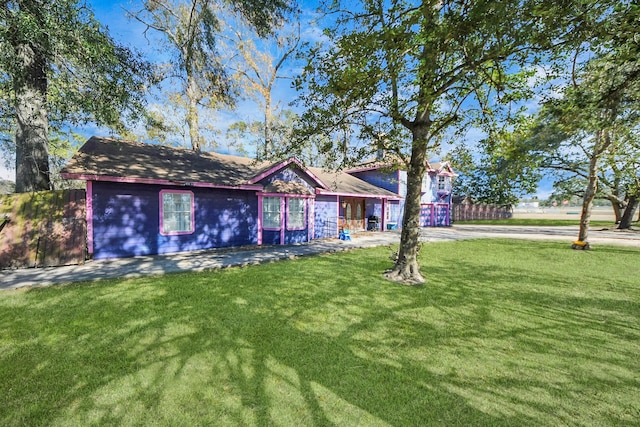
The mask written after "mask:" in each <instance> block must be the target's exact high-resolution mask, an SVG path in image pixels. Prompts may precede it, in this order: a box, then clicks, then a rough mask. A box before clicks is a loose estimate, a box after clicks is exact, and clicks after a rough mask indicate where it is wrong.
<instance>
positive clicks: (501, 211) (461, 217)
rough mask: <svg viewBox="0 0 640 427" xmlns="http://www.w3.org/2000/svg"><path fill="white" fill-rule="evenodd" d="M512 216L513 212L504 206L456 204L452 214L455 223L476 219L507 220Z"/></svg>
mask: <svg viewBox="0 0 640 427" xmlns="http://www.w3.org/2000/svg"><path fill="white" fill-rule="evenodd" d="M511 216H512V213H511V210H509V209H506V208H504V207H502V206H495V205H482V204H477V205H476V204H454V205H453V212H452V218H453V221H454V222H455V221H471V220H474V219H507V218H511Z"/></svg>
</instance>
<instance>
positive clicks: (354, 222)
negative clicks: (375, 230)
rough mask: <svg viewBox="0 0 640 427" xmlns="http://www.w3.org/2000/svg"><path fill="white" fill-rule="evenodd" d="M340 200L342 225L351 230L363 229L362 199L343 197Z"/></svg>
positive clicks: (364, 227) (364, 225)
mask: <svg viewBox="0 0 640 427" xmlns="http://www.w3.org/2000/svg"><path fill="white" fill-rule="evenodd" d="M342 202H343V206H344V211H343V217H344V227H345V228H348V229H349V230H351V231H361V230H365V229H366V224H365V217H364V199H357V198H355V197H345V198H343V199H342Z"/></svg>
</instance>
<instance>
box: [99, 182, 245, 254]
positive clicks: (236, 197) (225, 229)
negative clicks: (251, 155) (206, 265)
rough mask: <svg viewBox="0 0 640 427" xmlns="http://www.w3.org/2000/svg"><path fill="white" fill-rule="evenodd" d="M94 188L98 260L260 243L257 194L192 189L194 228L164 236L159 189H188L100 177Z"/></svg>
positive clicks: (190, 189)
mask: <svg viewBox="0 0 640 427" xmlns="http://www.w3.org/2000/svg"><path fill="white" fill-rule="evenodd" d="M91 187H92V201H93V218H92V223H93V256H94V258H95V259H104V258H122V257H129V256H138V255H155V254H163V253H172V252H182V251H191V250H199V249H210V248H224V247H230V246H241V245H250V244H256V243H257V233H258V229H257V212H258V208H257V199H256V197H255V192H251V191H237V190H235V191H234V190H215V189H202V188H189V191H191V192H193V195H194V218H193V221H194V224H193V226H194V231H193V232H192V233H186V234H179V235H163V234H161V232H160V216H159V212H160V206H159V205H160V198H159V194H160V191H161V190H185V187H166V186H154V185H144V184H123V183H111V182H99V181H96V182H93V185H92V186H91Z"/></svg>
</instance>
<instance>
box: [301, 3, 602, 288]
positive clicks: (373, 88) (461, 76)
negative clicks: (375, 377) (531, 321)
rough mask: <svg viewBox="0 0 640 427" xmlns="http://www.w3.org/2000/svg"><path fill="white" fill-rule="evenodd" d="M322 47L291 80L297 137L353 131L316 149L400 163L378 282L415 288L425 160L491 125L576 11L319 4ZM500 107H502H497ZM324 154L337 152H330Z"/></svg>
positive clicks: (572, 6) (573, 6)
mask: <svg viewBox="0 0 640 427" xmlns="http://www.w3.org/2000/svg"><path fill="white" fill-rule="evenodd" d="M327 3H328V4H326V5H325V10H327V11H328V12H327V13H328V19H333V20H334V22H335V25H333V26H332V27H331V28H329V29H327V30H326V32H325V34H326V36H327V37H326V39H325V40H324V45H320V46H314V47H312V48H311V49H309V51H308V52H307V55H308V57H309V61H308V66H307V67H306V68H305V71H304V75H303V76H302V78H301V80H300V81H299V87H300V88H307V89H309V92H308V95H303V96H302V101H303V102H304V104H305V105H306V106H307V111H306V113H305V114H304V115H303V117H302V120H303V123H304V124H305V126H304V127H303V129H301V134H302V135H309V134H318V133H322V134H326V135H328V136H334V135H336V133H338V132H339V133H342V134H345V133H349V132H351V133H353V134H354V135H355V137H354V138H353V139H352V140H351V141H349V143H350V144H349V145H348V146H346V144H344V143H339V141H337V139H334V141H336V145H334V146H327V147H326V148H327V151H329V150H334V152H338V153H341V155H345V156H346V157H352V156H353V157H361V156H364V155H367V154H371V153H373V152H375V151H378V150H379V149H384V150H386V152H389V153H393V154H394V157H395V158H400V159H402V161H401V162H402V163H404V166H405V167H406V169H407V194H406V200H405V208H404V209H405V211H404V219H403V224H402V236H401V243H400V249H399V254H398V257H397V261H396V263H395V266H394V267H393V269H392V270H391V271H390V272H388V274H387V277H388V278H389V279H391V280H394V281H399V282H403V283H409V284H417V283H423V282H424V277H423V276H422V274H421V272H420V268H419V264H418V257H417V255H418V249H419V236H420V229H419V216H420V196H421V185H422V180H423V177H424V174H425V173H426V161H427V154H428V152H429V150H432V149H435V148H437V147H438V146H439V144H440V143H441V142H442V140H443V139H446V138H450V137H451V135H453V134H454V132H455V131H456V130H464V128H465V127H467V126H470V125H471V124H472V123H476V124H478V125H481V126H482V125H486V126H487V128H488V129H490V128H491V127H492V126H491V124H493V123H496V122H501V121H503V120H504V119H505V118H506V117H507V116H508V107H509V106H513V105H514V102H517V101H519V100H521V99H522V97H523V96H524V95H525V94H527V86H526V84H525V83H526V82H527V77H529V76H530V75H531V73H533V70H534V66H535V65H537V64H539V63H541V62H542V61H543V60H544V59H545V58H546V57H545V55H546V54H548V52H549V50H550V49H551V48H552V47H553V45H554V44H555V43H564V42H565V40H566V39H567V37H568V36H569V35H572V37H573V35H577V34H580V32H581V31H582V22H583V19H584V17H586V16H589V15H590V14H591V13H592V12H591V10H590V8H591V7H593V6H592V5H590V4H588V2H571V1H566V2H559V3H556V4H555V5H554V4H552V3H550V2H542V3H541V2H540V1H534V0H518V1H515V0H509V1H495V0H422V1H407V0H390V1H380V0H363V1H360V2H356V1H337V0H336V1H332V2H327ZM503 107H506V108H503ZM336 146H337V147H338V148H339V149H336Z"/></svg>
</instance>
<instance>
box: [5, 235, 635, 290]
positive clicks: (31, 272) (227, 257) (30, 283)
mask: <svg viewBox="0 0 640 427" xmlns="http://www.w3.org/2000/svg"><path fill="white" fill-rule="evenodd" d="M577 236H578V227H577V226H567V227H531V226H501V225H496V226H494V225H487V226H484V225H454V226H453V227H444V228H424V229H422V230H421V235H420V239H421V240H422V241H423V242H426V243H430V242H438V241H451V240H464V239H478V238H507V239H527V240H561V241H566V242H567V244H570V242H571V241H572V240H575V239H576V238H577ZM351 237H352V240H350V241H349V240H348V241H342V240H338V239H327V240H313V241H311V242H310V243H304V244H300V245H288V246H262V247H257V248H256V247H253V248H236V249H229V250H208V251H198V252H188V253H180V254H174V255H155V256H143V257H135V258H123V259H114V260H100V261H88V262H87V263H86V264H82V265H69V266H63V267H46V268H27V269H20V270H2V271H0V291H2V290H10V289H18V288H24V287H39V286H49V285H54V284H63V283H72V282H82V281H95V280H101V279H109V278H131V277H141V276H150V275H159V274H165V273H175V272H188V271H205V270H215V269H220V268H226V267H234V266H245V265H255V264H262V263H266V262H273V261H278V260H283V259H290V258H296V257H300V256H307V255H316V254H321V253H329V252H339V251H344V250H349V249H356V248H369V247H374V246H386V245H392V244H398V243H399V242H400V232H399V231H386V232H383V233H369V232H367V233H358V234H355V235H352V236H351ZM589 242H591V244H592V245H594V246H596V247H597V245H625V246H634V247H640V231H638V230H632V231H620V230H611V229H597V228H594V229H591V230H589Z"/></svg>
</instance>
